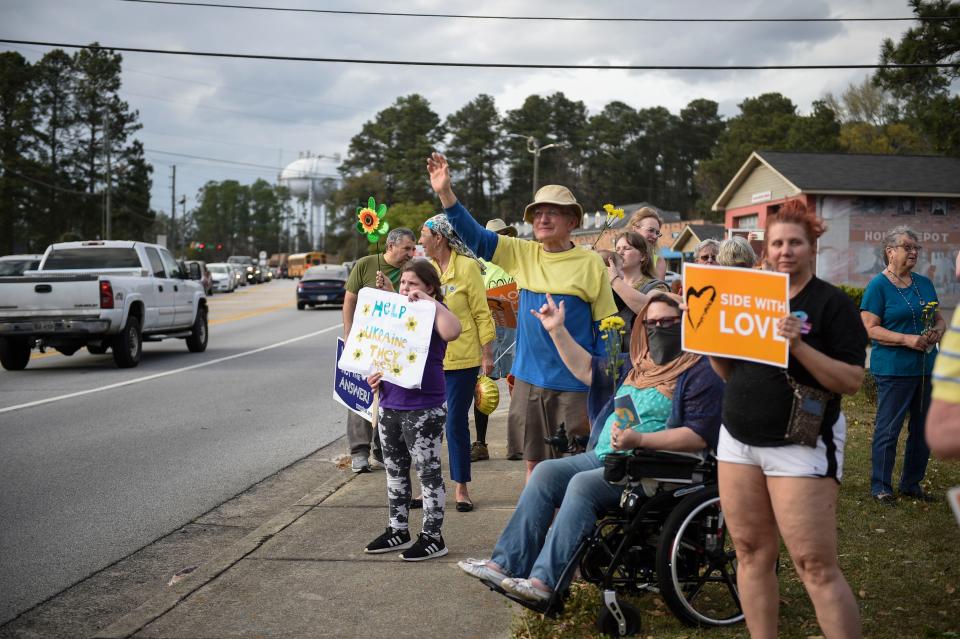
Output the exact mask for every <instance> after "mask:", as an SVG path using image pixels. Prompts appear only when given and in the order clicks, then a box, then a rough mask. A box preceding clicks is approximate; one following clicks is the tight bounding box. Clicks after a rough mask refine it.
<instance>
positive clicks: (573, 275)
mask: <svg viewBox="0 0 960 639" xmlns="http://www.w3.org/2000/svg"><path fill="white" fill-rule="evenodd" d="M427 170H428V172H429V173H430V184H431V186H432V187H433V190H434V191H435V192H436V193H437V195H438V196H439V197H440V203H441V204H442V205H443V208H444V212H445V213H446V214H447V218H448V219H449V220H450V223H451V224H452V225H453V228H454V230H456V232H457V235H459V236H460V238H461V239H462V240H463V241H464V243H465V244H466V245H467V246H469V247H470V248H471V249H472V250H473V251H474V253H476V254H477V255H478V256H479V257H481V258H483V259H485V260H488V261H491V262H493V263H494V264H496V265H498V266H499V267H501V268H502V269H503V270H504V271H506V272H507V273H509V274H510V275H511V276H513V277H514V278H515V279H516V282H517V289H518V291H519V293H520V298H519V312H518V314H517V324H518V326H517V345H516V356H515V359H514V363H513V369H512V371H511V372H512V373H513V376H514V377H515V378H516V380H517V381H516V385H515V387H514V392H513V397H512V398H511V401H510V413H509V417H508V422H507V424H508V425H507V430H508V446H507V452H508V455H515V454H517V453H522V455H523V459H524V460H525V461H526V464H527V477H528V478H529V476H530V473H531V472H532V471H533V468H534V466H536V464H537V463H538V462H540V461H542V460H544V459H552V458H553V457H556V456H557V452H556V451H555V450H554V449H553V447H552V446H550V445H548V444H546V443H545V441H544V439H545V438H546V437H550V436H553V435H554V434H555V433H556V432H557V430H558V429H559V427H560V425H561V424H563V425H564V426H565V428H566V430H567V432H569V433H571V434H583V435H585V434H587V433H588V432H589V422H588V419H587V387H586V386H585V385H584V384H583V383H582V382H581V381H580V380H578V379H577V378H576V377H574V375H573V374H572V373H571V372H570V371H569V370H568V369H567V367H566V366H565V365H564V364H563V361H562V359H561V358H560V354H559V353H558V352H557V348H556V346H555V345H554V343H553V340H552V339H551V338H550V335H549V334H548V333H547V331H546V330H544V328H543V327H542V326H541V325H540V322H539V320H537V318H536V317H535V316H534V315H533V313H532V312H531V311H539V310H540V309H542V308H544V307H545V305H546V296H547V294H548V293H549V294H551V295H552V296H553V299H554V300H556V302H557V303H558V304H561V305H563V306H564V310H565V316H566V322H565V325H566V328H567V330H568V331H569V332H570V334H571V335H572V337H573V339H574V340H575V341H576V342H577V343H578V344H580V345H581V346H582V347H583V348H584V349H586V350H587V351H588V352H591V353H594V354H597V355H600V354H602V352H603V349H602V346H601V343H602V341H601V340H600V339H599V330H598V326H597V325H598V323H599V321H600V320H601V319H603V318H605V317H608V316H610V315H613V314H614V313H616V312H617V307H616V304H614V301H613V292H612V290H611V289H610V283H609V282H608V280H607V269H606V267H605V266H604V264H603V260H602V259H601V258H600V256H599V255H598V254H597V253H594V252H593V251H586V250H583V249H582V248H580V247H577V246H576V245H575V244H574V243H573V242H572V241H571V239H570V238H571V233H572V232H573V230H574V229H575V228H577V227H578V226H580V224H581V221H582V218H583V207H581V206H580V204H578V203H577V200H576V198H575V197H574V196H573V193H571V192H570V190H569V189H567V188H566V187H564V186H559V185H555V184H550V185H547V186H544V187H542V188H541V189H540V190H539V191H537V193H536V195H534V201H533V202H531V203H530V204H528V205H527V207H526V208H525V209H524V212H523V218H524V221H526V222H529V223H530V224H532V226H533V234H534V237H535V238H536V240H537V241H536V242H534V241H531V240H521V239H518V238H514V237H509V236H506V235H498V234H497V233H494V232H493V231H490V230H487V229H484V228H483V227H482V226H480V225H479V224H478V223H477V222H476V221H475V220H474V219H473V218H472V217H471V216H470V212H469V211H467V209H466V208H464V206H463V204H461V203H460V202H459V201H458V200H457V196H456V195H455V194H454V192H453V188H452V186H451V183H450V171H449V167H448V165H447V160H446V158H444V157H443V156H442V155H441V154H439V153H434V154H433V155H432V156H431V157H430V158H428V160H427Z"/></svg>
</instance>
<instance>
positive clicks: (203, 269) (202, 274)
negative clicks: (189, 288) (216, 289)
mask: <svg viewBox="0 0 960 639" xmlns="http://www.w3.org/2000/svg"><path fill="white" fill-rule="evenodd" d="M184 266H186V267H187V271H188V272H189V273H190V279H193V280H196V281H198V282H200V284H202V285H203V294H204V295H206V296H208V297H209V296H210V295H213V277H212V276H211V275H210V271H209V270H208V269H207V263H206V262H204V261H203V260H186V261H185V262H184Z"/></svg>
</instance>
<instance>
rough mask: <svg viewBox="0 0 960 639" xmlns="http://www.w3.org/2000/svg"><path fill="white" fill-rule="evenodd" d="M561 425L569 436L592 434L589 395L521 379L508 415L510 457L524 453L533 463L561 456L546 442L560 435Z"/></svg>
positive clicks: (514, 390)
mask: <svg viewBox="0 0 960 639" xmlns="http://www.w3.org/2000/svg"><path fill="white" fill-rule="evenodd" d="M561 423H563V424H565V426H564V428H566V430H567V436H568V437H572V436H573V435H586V434H588V433H589V432H590V422H589V421H588V419H587V393H586V392H577V391H555V390H550V389H549V388H541V387H539V386H533V385H531V384H528V383H527V382H524V381H522V380H519V379H518V380H517V382H516V385H515V386H514V389H513V395H512V396H511V398H510V413H509V415H508V416H507V456H512V455H516V454H522V455H523V458H524V459H526V460H529V461H541V460H544V459H553V458H555V457H557V456H558V455H557V452H556V450H554V448H553V447H552V446H550V445H549V444H547V443H546V442H544V441H543V439H544V438H545V437H550V436H551V435H553V434H554V433H556V432H557V430H558V429H559V428H560V424H561Z"/></svg>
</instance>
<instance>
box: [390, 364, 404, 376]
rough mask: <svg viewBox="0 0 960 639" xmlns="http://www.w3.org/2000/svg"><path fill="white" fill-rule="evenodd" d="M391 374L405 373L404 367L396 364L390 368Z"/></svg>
mask: <svg viewBox="0 0 960 639" xmlns="http://www.w3.org/2000/svg"><path fill="white" fill-rule="evenodd" d="M390 372H391V373H393V374H394V375H399V374H400V373H402V372H403V367H402V366H400V364H394V365H393V366H391V367H390Z"/></svg>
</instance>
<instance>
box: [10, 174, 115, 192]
mask: <svg viewBox="0 0 960 639" xmlns="http://www.w3.org/2000/svg"><path fill="white" fill-rule="evenodd" d="M5 172H6V173H10V174H11V175H16V176H17V177H18V178H20V179H21V180H26V181H27V182H33V183H34V184H39V185H40V186H45V187H47V188H48V189H53V190H54V191H60V192H61V193H68V194H70V195H83V196H86V197H100V195H101V194H100V193H88V192H86V191H77V190H74V189H65V188H63V187H62V186H57V185H56V184H50V183H49V182H44V181H43V180H38V179H36V178H32V177H30V176H29V175H24V174H23V173H20V172H19V171H14V170H13V169H6V170H5Z"/></svg>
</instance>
